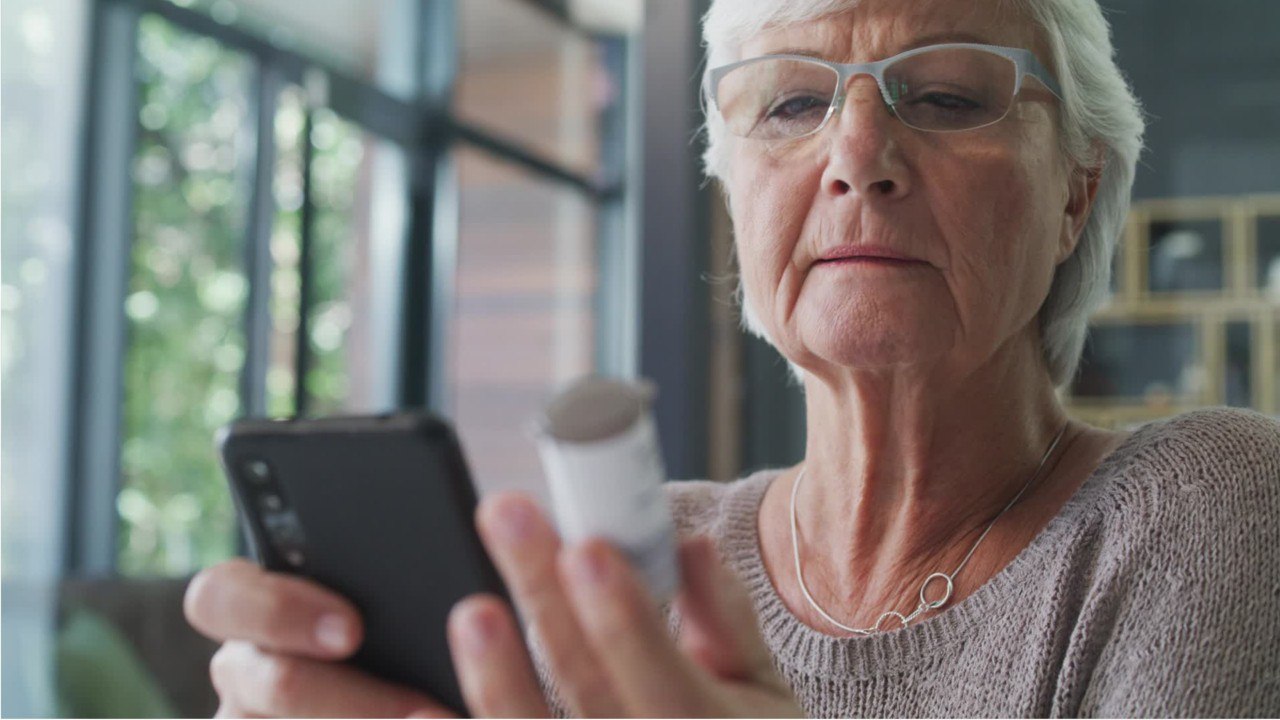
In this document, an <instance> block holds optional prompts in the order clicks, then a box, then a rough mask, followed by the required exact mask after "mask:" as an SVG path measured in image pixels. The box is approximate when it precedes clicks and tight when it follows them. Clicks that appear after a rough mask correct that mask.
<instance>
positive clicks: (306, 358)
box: [293, 104, 315, 417]
mask: <svg viewBox="0 0 1280 720" xmlns="http://www.w3.org/2000/svg"><path fill="white" fill-rule="evenodd" d="M314 123H315V111H314V110H313V109H312V108H311V107H310V105H309V104H308V107H307V110H306V115H305V116H304V117H303V121H302V208H301V209H300V210H299V216H300V217H299V223H298V224H299V226H300V227H299V238H298V245H299V249H298V250H299V251H298V334H297V337H296V343H297V344H296V346H295V349H294V370H293V372H294V376H293V379H294V386H293V387H294V390H293V397H294V414H295V415H297V416H298V417H305V416H306V415H307V411H308V407H309V405H310V400H311V396H310V394H309V393H308V391H307V371H308V370H310V368H311V340H310V338H311V306H312V304H313V303H314V302H315V298H314V297H313V295H314V292H313V287H314V279H313V277H312V273H313V272H314V269H315V261H314V258H313V253H314V235H315V198H314V196H313V195H312V192H313V190H314V186H313V176H312V173H313V171H314V169H313V168H312V161H313V160H315V150H314V148H313V146H312V144H311V131H312V129H313V128H314Z"/></svg>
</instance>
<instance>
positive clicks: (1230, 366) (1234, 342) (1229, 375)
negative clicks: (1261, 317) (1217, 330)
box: [1223, 322, 1254, 407]
mask: <svg viewBox="0 0 1280 720" xmlns="http://www.w3.org/2000/svg"><path fill="white" fill-rule="evenodd" d="M1226 360H1227V366H1226V368H1225V370H1226V375H1225V377H1224V378H1223V379H1224V380H1225V381H1226V387H1225V388H1223V395H1224V397H1225V399H1226V404H1227V405H1231V406H1233V407H1253V406H1254V405H1253V328H1252V327H1250V326H1249V323H1247V322H1229V323H1227V352H1226Z"/></svg>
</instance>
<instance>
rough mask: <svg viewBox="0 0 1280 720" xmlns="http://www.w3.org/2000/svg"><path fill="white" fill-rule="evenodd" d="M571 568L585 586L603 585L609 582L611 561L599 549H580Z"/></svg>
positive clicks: (576, 552)
mask: <svg viewBox="0 0 1280 720" xmlns="http://www.w3.org/2000/svg"><path fill="white" fill-rule="evenodd" d="M571 567H572V572H573V574H574V577H576V578H577V579H578V580H579V581H580V582H582V583H584V584H587V585H603V584H605V582H607V581H608V580H609V573H610V568H609V559H608V558H606V557H605V556H604V553H603V552H601V551H600V550H599V549H598V548H592V547H581V548H578V549H577V550H576V551H575V554H574V557H573V559H572V561H571Z"/></svg>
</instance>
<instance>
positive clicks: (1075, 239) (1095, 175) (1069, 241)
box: [1054, 155, 1103, 264]
mask: <svg viewBox="0 0 1280 720" xmlns="http://www.w3.org/2000/svg"><path fill="white" fill-rule="evenodd" d="M1095 157H1097V155H1095ZM1102 168H1103V163H1102V162H1101V161H1100V160H1099V161H1096V162H1095V163H1094V164H1092V165H1087V166H1086V165H1077V166H1075V167H1074V168H1073V169H1072V170H1071V171H1070V172H1071V175H1070V178H1069V179H1068V181H1067V183H1068V184H1067V204H1066V207H1065V208H1064V209H1063V213H1062V236H1061V237H1060V238H1059V241H1058V257H1057V259H1056V260H1055V261H1054V263H1055V264H1057V263H1061V262H1062V261H1064V260H1066V259H1067V258H1069V257H1071V253H1073V252H1075V251H1076V245H1077V244H1078V243H1079V242H1080V235H1081V234H1082V233H1084V226H1085V223H1086V222H1087V221H1088V220H1089V213H1090V211H1092V210H1093V199H1094V197H1095V196H1097V194H1098V184H1099V183H1100V182H1101V181H1102Z"/></svg>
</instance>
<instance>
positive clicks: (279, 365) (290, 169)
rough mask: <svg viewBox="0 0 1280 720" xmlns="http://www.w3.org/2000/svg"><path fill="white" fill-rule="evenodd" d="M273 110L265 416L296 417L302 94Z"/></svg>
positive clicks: (286, 94)
mask: <svg viewBox="0 0 1280 720" xmlns="http://www.w3.org/2000/svg"><path fill="white" fill-rule="evenodd" d="M279 102H280V105H279V107H278V109H277V110H276V122H275V140H276V166H275V178H274V179H273V181H272V193H273V195H274V197H275V202H276V215H275V220H274V221H273V223H272V226H271V350H270V359H269V361H268V366H267V414H268V415H270V416H271V417H290V416H292V415H294V414H296V413H297V392H296V387H297V360H298V327H299V322H298V321H299V313H300V311H301V307H302V267H301V263H302V196H303V176H304V173H305V167H304V161H305V158H304V157H303V143H304V142H305V138H304V137H303V134H304V132H305V127H306V113H307V108H306V94H305V93H304V92H303V91H302V89H301V88H298V87H295V86H289V87H286V88H285V89H284V91H283V92H281V93H280V100H279Z"/></svg>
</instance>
